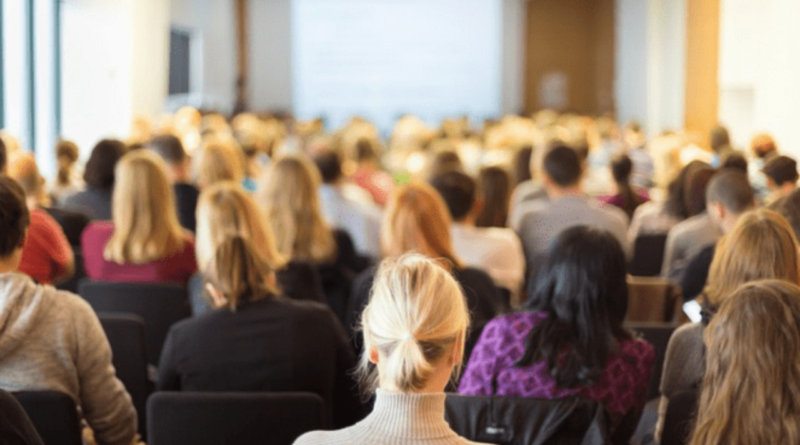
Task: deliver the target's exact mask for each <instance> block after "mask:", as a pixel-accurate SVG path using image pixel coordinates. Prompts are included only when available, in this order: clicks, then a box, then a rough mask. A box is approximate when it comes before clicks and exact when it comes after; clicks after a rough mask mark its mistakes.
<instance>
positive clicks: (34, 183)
mask: <svg viewBox="0 0 800 445" xmlns="http://www.w3.org/2000/svg"><path fill="white" fill-rule="evenodd" d="M8 176H11V177H12V178H13V179H14V180H15V181H17V183H18V184H19V185H20V186H21V187H22V190H23V191H24V192H25V195H26V196H29V197H37V196H38V195H39V194H40V193H41V192H42V186H43V185H44V178H42V176H41V175H40V174H39V167H37V166H36V160H35V159H34V157H33V155H30V154H24V155H20V156H18V157H17V158H16V159H15V160H14V162H13V163H12V164H11V166H10V167H9V169H8Z"/></svg>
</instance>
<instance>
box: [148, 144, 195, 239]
mask: <svg viewBox="0 0 800 445" xmlns="http://www.w3.org/2000/svg"><path fill="white" fill-rule="evenodd" d="M147 148H149V149H150V150H153V151H154V152H155V153H156V154H157V155H159V156H161V159H163V160H164V162H165V164H166V167H167V174H168V175H169V178H170V180H171V181H172V188H173V190H174V191H175V205H176V206H177V209H178V221H180V223H181V225H182V226H183V227H184V228H185V229H187V230H191V231H192V232H194V231H195V229H196V227H197V220H196V218H195V211H196V209H197V199H198V198H199V197H200V191H199V190H198V189H197V187H195V186H194V185H193V184H192V183H191V181H190V169H191V165H190V164H191V162H190V161H189V156H188V155H187V154H186V151H185V150H184V149H183V144H182V143H181V140H180V139H178V138H177V137H175V136H172V135H163V136H156V137H155V138H153V139H151V140H150V141H149V142H148V143H147Z"/></svg>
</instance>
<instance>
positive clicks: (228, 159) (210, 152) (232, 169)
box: [193, 137, 244, 188]
mask: <svg viewBox="0 0 800 445" xmlns="http://www.w3.org/2000/svg"><path fill="white" fill-rule="evenodd" d="M193 167H194V177H195V182H196V183H197V184H198V185H199V186H200V187H201V188H204V187H208V186H210V185H213V184H214V183H216V182H219V181H234V182H241V181H242V179H244V153H242V150H241V148H239V146H238V144H237V143H236V141H235V140H233V139H232V138H222V137H209V138H208V139H207V140H206V141H205V142H204V143H203V146H202V148H201V149H200V153H199V154H198V156H197V157H196V158H195V159H194V164H193Z"/></svg>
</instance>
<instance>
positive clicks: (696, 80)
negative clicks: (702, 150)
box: [685, 0, 720, 145]
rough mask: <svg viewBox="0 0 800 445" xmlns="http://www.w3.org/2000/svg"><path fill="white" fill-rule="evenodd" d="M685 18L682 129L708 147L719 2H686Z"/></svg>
mask: <svg viewBox="0 0 800 445" xmlns="http://www.w3.org/2000/svg"><path fill="white" fill-rule="evenodd" d="M686 16H687V24H686V25H687V26H686V112H685V113H686V114H685V116H686V130H687V131H688V132H691V133H693V134H695V135H696V136H697V137H698V142H700V143H701V144H702V145H708V137H707V135H708V132H709V130H710V129H711V127H713V126H714V125H715V124H716V123H717V119H718V106H719V77H718V75H719V74H718V72H719V17H720V11H719V0H687V1H686Z"/></svg>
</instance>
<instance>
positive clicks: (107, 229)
mask: <svg viewBox="0 0 800 445" xmlns="http://www.w3.org/2000/svg"><path fill="white" fill-rule="evenodd" d="M83 233H88V234H103V233H108V234H111V233H114V223H113V222H112V221H94V222H92V223H89V225H88V226H86V229H84V231H83Z"/></svg>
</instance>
